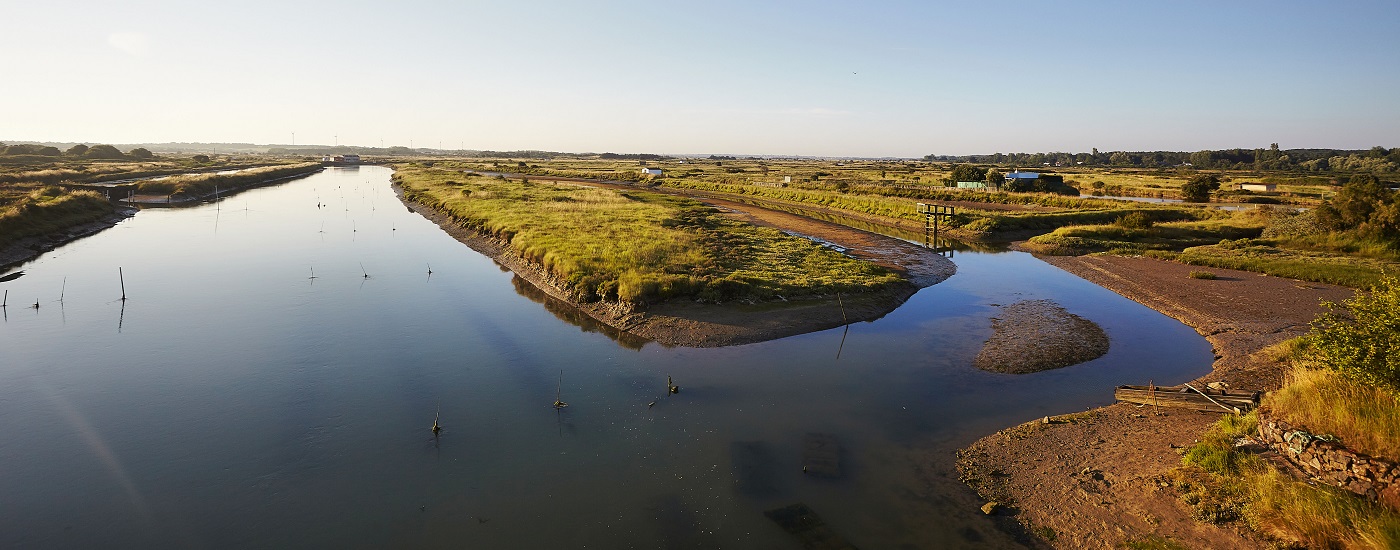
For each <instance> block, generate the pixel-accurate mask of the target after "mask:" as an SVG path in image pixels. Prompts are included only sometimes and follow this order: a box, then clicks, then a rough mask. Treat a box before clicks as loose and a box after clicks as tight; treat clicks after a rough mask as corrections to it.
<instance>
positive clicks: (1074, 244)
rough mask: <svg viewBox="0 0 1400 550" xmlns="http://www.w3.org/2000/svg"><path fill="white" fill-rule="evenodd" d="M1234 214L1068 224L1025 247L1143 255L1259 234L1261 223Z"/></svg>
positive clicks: (1043, 250) (1060, 252)
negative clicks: (1144, 223) (1146, 223)
mask: <svg viewBox="0 0 1400 550" xmlns="http://www.w3.org/2000/svg"><path fill="white" fill-rule="evenodd" d="M1242 221H1243V220H1238V219H1236V218H1235V217H1231V218H1224V219H1211V220H1205V221H1186V222H1167V223H1154V224H1153V225H1151V226H1150V227H1145V228H1142V227H1123V225H1121V224H1116V223H1115V224H1112V225H1089V226H1069V227H1062V228H1059V229H1056V230H1055V231H1053V232H1050V233H1046V234H1044V235H1037V236H1035V237H1031V238H1030V240H1028V241H1027V242H1026V248H1027V249H1030V250H1032V251H1035V252H1039V253H1042V254H1052V255H1079V254H1088V253H1092V252H1115V253H1122V254H1143V253H1145V252H1147V251H1150V250H1157V251H1181V250H1182V249H1184V248H1187V247H1192V246H1200V245H1206V244H1212V243H1217V242H1219V241H1220V240H1221V239H1240V238H1250V237H1257V236H1258V235H1259V233H1260V231H1262V230H1263V227H1262V226H1259V225H1251V224H1249V223H1241V222H1242Z"/></svg>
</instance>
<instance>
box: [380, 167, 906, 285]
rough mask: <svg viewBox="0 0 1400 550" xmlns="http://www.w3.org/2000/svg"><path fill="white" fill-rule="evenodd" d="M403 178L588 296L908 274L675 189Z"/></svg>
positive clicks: (408, 186) (425, 173)
mask: <svg viewBox="0 0 1400 550" xmlns="http://www.w3.org/2000/svg"><path fill="white" fill-rule="evenodd" d="M394 180H395V182H396V183H398V184H399V185H401V186H402V188H403V189H404V193H405V196H406V197H407V198H409V199H411V200H414V201H417V202H420V203H423V204H426V205H429V206H432V207H434V208H437V209H440V210H442V211H445V212H446V213H448V214H449V215H450V216H452V218H453V219H454V220H455V221H456V222H457V223H459V224H461V225H462V226H464V227H467V228H471V229H474V230H477V231H480V232H483V233H486V234H489V235H491V236H493V237H496V238H498V239H500V240H501V241H503V242H506V243H508V244H509V246H510V247H511V249H513V250H514V251H515V252H517V253H519V254H520V255H521V256H523V257H524V258H526V259H528V260H530V261H532V262H534V263H536V264H538V265H540V266H542V267H544V268H545V269H546V270H547V271H548V272H549V273H550V274H552V275H553V276H555V277H556V278H557V279H558V280H560V281H562V282H563V283H564V286H565V287H567V288H568V289H569V290H571V291H573V292H575V293H576V294H577V295H578V296H579V297H580V298H581V299H583V300H585V301H595V300H608V301H619V302H625V303H630V304H638V305H641V304H647V303H655V302H659V301H663V300H667V299H672V298H680V297H686V298H694V299H698V300H702V301H710V302H722V301H729V300H736V299H744V300H768V299H776V298H778V297H783V298H791V297H801V296H809V295H827V294H831V293H835V292H842V293H857V292H865V291H871V290H877V289H880V288H884V287H885V286H886V285H889V284H894V283H897V282H899V281H900V278H899V277H898V276H897V275H896V274H894V273H892V272H890V271H889V270H887V269H885V268H882V267H879V266H876V265H873V264H869V263H866V262H861V261H858V260H855V259H852V258H849V257H847V256H844V255H841V254H839V253H836V252H834V251H832V250H830V249H827V248H824V247H822V246H820V245H818V244H816V243H813V242H812V241H809V240H807V239H802V238H798V237H792V236H789V235H786V234H784V233H782V232H780V231H778V230H776V229H772V228H767V227H757V226H753V225H749V224H745V223H741V222H738V221H735V220H732V219H730V218H727V217H725V216H723V215H721V214H720V213H719V212H718V211H717V210H715V209H713V208H711V207H709V206H706V205H704V204H702V203H700V202H697V201H694V200H690V199H685V198H680V197H675V196H670V195H664V194H658V193H648V192H645V191H629V192H620V191H614V190H608V189H598V188H593V187H586V186H581V185H573V184H563V183H561V184H555V183H541V182H522V181H514V180H506V179H499V178H486V177H479V176H466V175H464V174H462V173H461V172H456V171H450V170H441V169H431V168H422V167H410V166H400V167H399V169H398V171H397V172H396V173H395V174H394Z"/></svg>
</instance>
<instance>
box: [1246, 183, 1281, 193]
mask: <svg viewBox="0 0 1400 550" xmlns="http://www.w3.org/2000/svg"><path fill="white" fill-rule="evenodd" d="M1240 190H1241V191H1254V192H1258V193H1273V192H1274V191H1278V184H1276V183H1241V184H1240Z"/></svg>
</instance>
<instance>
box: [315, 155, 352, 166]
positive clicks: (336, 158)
mask: <svg viewBox="0 0 1400 550" xmlns="http://www.w3.org/2000/svg"><path fill="white" fill-rule="evenodd" d="M321 162H323V163H327V164H342V165H343V164H359V163H360V155H322V156H321Z"/></svg>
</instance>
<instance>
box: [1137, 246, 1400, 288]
mask: <svg viewBox="0 0 1400 550" xmlns="http://www.w3.org/2000/svg"><path fill="white" fill-rule="evenodd" d="M1147 255H1149V256H1154V257H1159V258H1163V259H1170V260H1175V261H1179V262H1182V263H1186V264H1191V265H1198V266H1203V267H1215V268H1220V269H1237V270H1240V271H1252V272H1255V273H1264V274H1268V275H1273V276H1276V277H1286V278H1290V279H1298V280H1303V281H1312V282H1317V283H1329V284H1334V285H1342V286H1347V287H1351V288H1368V287H1370V286H1372V285H1375V284H1376V283H1377V282H1379V281H1380V280H1381V278H1382V276H1383V275H1384V274H1385V273H1386V271H1387V270H1389V271H1390V272H1395V271H1396V270H1397V268H1400V264H1397V263H1394V262H1388V261H1383V260H1375V259H1370V258H1358V257H1350V256H1337V255H1335V254H1327V253H1316V252H1305V251H1298V250H1290V249H1287V248H1281V247H1278V246H1273V245H1269V244H1266V242H1264V241H1250V240H1246V241H1245V242H1230V243H1224V244H1214V245H1206V246H1196V247H1191V248H1187V249H1185V250H1183V251H1181V252H1180V253H1170V252H1169V253H1165V254H1152V253H1150V252H1149V253H1148V254H1147Z"/></svg>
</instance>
